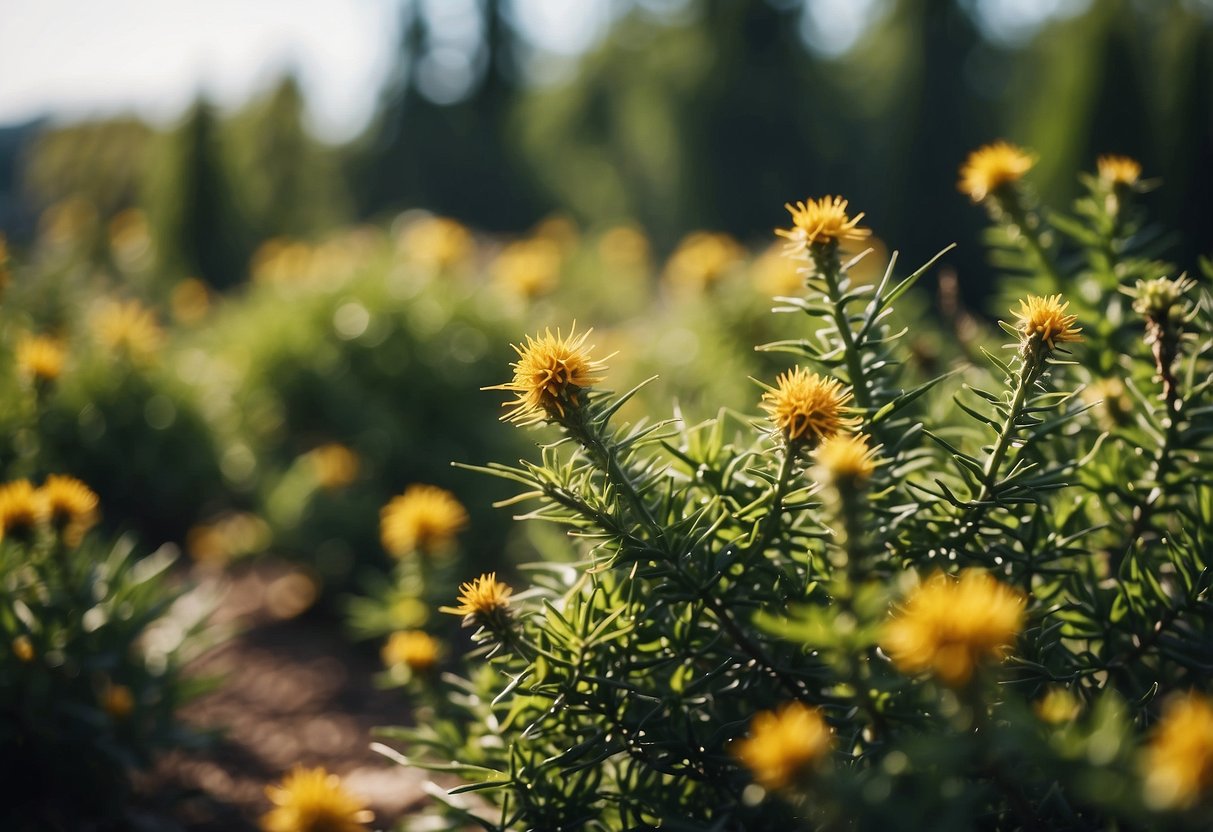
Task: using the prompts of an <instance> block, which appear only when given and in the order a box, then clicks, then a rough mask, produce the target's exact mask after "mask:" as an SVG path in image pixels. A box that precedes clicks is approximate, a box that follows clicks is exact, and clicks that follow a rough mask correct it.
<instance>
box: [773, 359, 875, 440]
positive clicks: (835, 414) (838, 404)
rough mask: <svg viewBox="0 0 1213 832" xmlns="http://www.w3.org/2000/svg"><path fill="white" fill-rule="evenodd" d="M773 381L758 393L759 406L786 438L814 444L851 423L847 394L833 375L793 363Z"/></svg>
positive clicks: (848, 394)
mask: <svg viewBox="0 0 1213 832" xmlns="http://www.w3.org/2000/svg"><path fill="white" fill-rule="evenodd" d="M775 383H776V386H775V388H774V389H771V390H768V391H767V392H765V393H763V394H762V405H761V407H762V408H763V410H765V411H767V413H768V414H770V417H771V421H773V422H774V423H775V427H776V428H778V429H779V431H780V433H782V434H783V436H784V438H785V439H787V440H788V441H789V442H809V443H810V444H813V445H816V444H817V443H819V442H820V441H821V440H823V439H826V438H828V437H831V436H833V435H834V434H836V433H838V432H839V431H840V430H843V429H844V428H848V427H851V426H853V425H854V424H855V421H854V419H852V418H849V417H848V415H847V414H848V412H849V408H848V407H847V406H846V404H847V402H848V401H850V399H851V394H850V393H849V392H847V391H845V390H843V389H842V384H841V382H839V381H838V380H837V379H833V378H825V377H823V376H819V375H818V374H817V373H810V372H809V371H808V370H805V369H804V368H802V367H797V368H796V369H794V370H789V371H788V372H786V373H783V374H782V375H780V376H779V377H778V378H777V379H776V380H775Z"/></svg>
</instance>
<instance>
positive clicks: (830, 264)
mask: <svg viewBox="0 0 1213 832" xmlns="http://www.w3.org/2000/svg"><path fill="white" fill-rule="evenodd" d="M1033 163H1034V157H1033V156H1032V155H1031V154H1029V153H1026V152H1025V151H1023V150H1021V149H1019V148H1017V147H1015V146H1013V145H1010V144H1006V143H1000V144H998V145H993V146H990V147H987V148H983V149H982V150H980V151H978V152H976V153H974V154H973V156H972V157H970V159H969V160H968V161H967V163H966V164H965V166H964V168H963V169H962V174H961V181H960V188H961V189H962V191H964V192H965V193H967V194H968V195H969V196H970V197H971V198H972V199H973V200H974V202H977V203H980V204H981V205H983V206H984V207H985V208H986V209H988V211H989V214H990V217H991V221H992V228H991V232H990V235H991V239H990V241H991V244H992V246H993V252H994V255H995V262H996V264H997V265H998V266H999V267H1000V268H1001V269H1003V270H1004V271H1005V272H1006V273H1007V277H1006V281H1005V286H1006V289H1007V291H1008V292H1009V293H1010V294H1011V295H1012V296H1014V297H1015V298H1016V299H1017V300H1018V303H1017V305H1016V306H1015V307H1014V308H1013V309H1012V317H1011V318H1010V319H1009V320H1008V321H1005V322H1001V324H1000V325H1001V327H1002V329H1003V330H1004V331H1005V334H1006V336H1007V337H1008V338H1009V339H1010V342H1009V343H1007V344H1005V345H1004V346H1002V347H998V346H997V345H996V342H995V341H994V340H993V338H992V337H991V336H990V334H989V333H982V332H980V331H979V332H978V333H977V334H974V333H973V332H972V331H969V332H967V333H960V332H958V333H957V335H958V340H960V341H961V342H963V343H964V344H965V346H966V349H967V351H968V352H969V353H970V354H972V355H976V356H978V357H979V358H978V360H977V361H958V362H956V363H955V365H954V366H953V367H951V368H950V369H949V370H948V371H947V372H944V373H942V374H929V373H925V372H924V371H923V368H922V365H921V364H920V363H918V362H915V361H913V360H912V356H911V350H910V348H909V347H907V342H909V343H911V344H912V343H913V338H914V335H911V336H910V338H908V339H907V338H906V337H905V336H906V335H907V329H898V328H895V327H894V326H893V325H892V324H891V322H892V320H894V316H895V312H894V305H895V304H898V303H905V302H907V301H909V300H910V299H911V298H912V294H911V289H912V287H913V286H914V284H915V283H916V282H917V281H918V280H919V279H920V278H921V276H922V275H923V274H924V273H925V271H926V269H927V267H928V266H930V265H931V264H927V266H924V267H923V268H920V269H918V270H916V271H914V272H913V273H911V274H909V275H908V276H905V277H902V278H900V279H895V273H896V258H894V259H893V261H892V262H891V263H890V264H889V267H888V269H887V270H886V271H885V273H884V275H883V277H882V278H881V279H880V280H879V281H878V282H876V283H874V284H872V283H869V284H860V283H858V282H856V281H855V280H853V279H852V270H854V269H855V268H856V267H857V265H858V264H859V263H861V262H862V257H863V254H860V255H858V256H857V257H854V258H850V257H844V256H843V255H842V254H841V253H840V247H841V245H842V244H843V243H845V242H854V241H862V240H863V239H865V238H866V237H867V236H868V234H869V233H870V232H869V231H868V229H867V228H866V227H864V226H863V225H861V220H862V214H853V213H852V212H851V208H850V206H849V205H848V203H847V202H846V201H845V200H843V199H840V198H837V197H826V198H822V199H809V200H806V201H804V202H797V203H795V204H790V205H789V206H788V209H789V211H790V214H791V227H790V228H788V229H784V230H781V231H780V232H779V234H780V235H781V236H782V237H784V238H785V239H786V241H787V245H786V252H785V254H786V256H787V257H788V258H790V259H791V260H792V261H793V262H794V263H795V265H796V267H797V269H798V270H799V273H800V275H801V277H802V280H803V291H802V292H801V293H800V294H799V295H798V296H795V297H785V298H781V299H780V302H781V304H782V305H781V307H780V310H782V311H790V312H795V313H798V314H800V315H803V319H804V320H805V321H807V322H808V323H809V330H810V335H809V336H808V337H803V338H795V339H790V340H784V341H780V342H777V343H773V344H768V345H766V347H765V348H764V349H766V350H768V351H771V352H776V353H780V354H782V353H790V354H791V355H793V356H794V357H795V361H796V363H795V365H794V366H792V367H790V368H788V369H787V370H786V371H784V372H782V373H780V374H775V373H772V376H770V377H768V382H769V383H761V382H760V383H761V386H762V392H761V394H759V393H757V392H756V393H755V396H754V399H755V403H756V404H757V405H759V406H760V408H761V410H762V411H763V412H764V415H762V416H755V415H750V414H747V413H739V412H736V411H732V410H728V409H724V410H722V411H721V412H720V414H719V415H718V416H717V417H716V418H713V419H709V420H707V421H702V422H695V421H691V420H687V419H685V418H684V417H683V416H682V415H681V413H679V412H675V414H674V417H673V418H670V419H666V420H663V421H657V422H649V421H647V420H640V421H637V422H635V423H632V424H628V423H625V422H623V421H622V420H621V418H620V416H619V414H620V411H621V409H622V408H624V407H625V406H627V405H628V402H629V400H631V399H633V397H635V396H636V395H637V393H638V391H639V390H640V389H641V388H642V387H643V384H642V385H640V386H638V387H636V388H633V389H631V390H628V391H627V392H625V393H622V394H616V393H612V392H610V391H609V390H607V389H605V388H604V385H605V384H607V383H608V382H609V380H610V379H611V377H612V375H613V374H612V372H611V370H610V368H609V367H608V366H607V362H608V358H602V357H598V356H600V355H601V353H595V352H594V349H593V347H592V346H591V341H590V338H591V336H590V333H589V332H588V331H582V332H580V333H577V332H576V330H574V329H570V330H569V331H568V332H565V331H563V330H558V331H556V332H555V333H553V332H552V331H551V330H546V331H544V332H542V333H541V334H539V335H536V336H535V337H531V338H528V339H527V340H526V341H525V342H524V343H522V344H520V345H518V346H517V347H516V348H515V349H516V351H517V354H518V357H517V360H516V362H515V363H514V364H513V378H512V379H511V380H510V381H508V382H506V383H505V384H501V385H498V387H499V388H500V389H502V390H505V391H508V392H509V393H512V394H513V396H514V398H513V399H512V400H511V401H509V402H508V404H507V407H508V408H509V409H508V411H507V415H506V418H507V419H508V420H509V421H511V422H514V423H516V424H518V425H520V426H529V425H540V424H541V425H543V426H544V427H543V428H542V430H544V431H546V433H545V437H546V438H548V439H549V440H550V441H546V442H545V443H544V444H542V445H541V446H540V454H539V459H538V460H536V461H526V460H524V461H522V462H520V463H518V464H517V465H506V464H502V463H498V462H492V463H490V464H488V465H487V466H485V467H484V468H482V469H480V470H482V471H484V472H486V473H488V474H491V475H493V476H497V477H501V478H503V479H505V480H507V481H510V482H513V483H515V484H516V486H517V487H518V489H519V490H518V493H517V495H516V496H515V497H514V498H512V499H510V500H507V501H505V503H504V504H505V505H518V504H525V505H528V506H530V508H529V510H528V511H527V512H526V513H525V514H523V515H522V517H524V518H525V519H528V520H533V521H542V522H544V523H550V524H556V525H557V526H559V527H563V528H564V529H565V530H566V531H567V535H568V541H569V543H568V544H567V545H566V546H565V547H564V548H565V550H564V552H563V553H561V554H560V555H558V556H557V557H555V558H551V559H549V560H547V561H545V562H541V563H537V564H533V565H531V566H529V567H528V568H527V570H526V580H527V583H528V586H527V588H526V589H525V590H524V591H515V590H514V589H513V588H512V587H511V586H510V585H509V584H508V583H507V582H506V581H504V580H502V579H500V578H499V577H498V576H497V575H496V574H486V575H483V576H481V577H479V578H477V579H475V580H473V581H470V582H468V583H465V584H464V585H463V586H462V588H461V594H460V596H459V598H458V602H457V604H456V605H455V606H452V607H449V608H447V609H445V611H446V612H448V613H453V614H455V615H458V616H459V617H461V618H462V620H463V623H464V624H465V625H466V626H467V627H468V628H469V629H470V630H471V631H472V632H473V633H474V634H473V636H472V639H473V642H474V644H475V648H474V649H473V650H472V651H471V652H470V653H469V654H468V655H467V656H466V675H465V676H454V675H449V676H447V677H446V678H445V681H444V683H443V684H436V683H434V684H430V685H429V686H428V687H426V688H425V689H423V690H420V691H418V693H417V697H418V698H417V704H418V706H419V708H420V709H421V710H420V712H419V715H418V720H417V727H415V728H409V729H384V730H383V731H382V735H383V738H384V739H385V740H387V741H388V742H390V743H391V745H390V746H389V745H386V744H380V745H378V746H377V747H378V748H379V749H380V750H381V751H382V752H383V753H385V754H387V755H388V756H390V757H392V758H393V759H396V760H398V761H400V762H401V763H403V764H407V765H416V766H422V767H425V768H429V769H432V770H435V771H439V772H445V773H447V774H448V775H449V776H454V777H456V778H458V779H459V780H461V781H462V783H461V784H459V785H457V786H455V787H454V788H451V789H449V791H446V790H443V789H439V788H435V789H432V790H431V792H432V793H433V794H434V796H435V797H436V798H437V801H436V803H435V805H434V812H435V813H436V814H438V815H441V816H444V817H446V818H447V819H448V820H446V821H444V822H446V823H450V822H455V821H458V822H460V823H467V824H478V825H479V826H481V827H483V828H485V829H490V830H506V829H537V830H538V829H543V830H561V829H565V830H572V829H602V830H605V829H641V828H653V827H661V828H668V829H686V830H691V829H703V830H707V829H772V828H806V829H807V828H857V829H923V828H943V829H958V830H959V829H971V828H989V829H1041V828H1059V829H1063V828H1064V829H1102V828H1108V827H1109V826H1118V827H1119V826H1134V827H1135V826H1163V825H1165V826H1168V827H1172V828H1204V827H1206V826H1207V823H1208V817H1209V812H1210V810H1211V809H1213V698H1210V696H1211V694H1213V683H1211V682H1210V679H1211V676H1210V668H1213V599H1211V598H1210V596H1209V587H1210V582H1211V580H1213V574H1211V572H1210V566H1211V564H1210V562H1209V553H1210V552H1211V551H1213V485H1211V484H1210V483H1209V480H1208V477H1207V470H1208V466H1209V463H1210V443H1209V437H1210V433H1211V432H1213V420H1211V419H1210V415H1213V401H1211V389H1213V340H1211V339H1210V336H1209V333H1210V331H1213V327H1211V326H1210V324H1211V323H1213V309H1211V308H1210V300H1209V296H1208V294H1207V293H1206V292H1205V290H1204V289H1203V287H1201V286H1199V285H1198V284H1197V283H1196V282H1195V281H1194V280H1191V279H1188V278H1186V277H1178V276H1174V268H1173V267H1172V266H1170V265H1168V264H1165V263H1162V262H1160V261H1158V260H1156V259H1155V257H1156V254H1155V251H1156V249H1153V248H1151V246H1152V245H1153V242H1154V241H1155V240H1156V237H1155V236H1154V235H1153V234H1152V233H1151V231H1150V229H1149V228H1148V226H1147V225H1146V224H1145V223H1144V221H1143V220H1142V217H1141V215H1140V211H1139V209H1138V207H1137V202H1136V199H1135V198H1136V195H1137V194H1138V193H1139V192H1141V191H1142V190H1144V189H1145V187H1146V185H1147V183H1145V182H1144V181H1143V180H1141V178H1140V169H1139V168H1138V167H1136V166H1135V165H1134V164H1133V163H1132V162H1131V161H1130V160H1125V159H1116V158H1105V159H1101V160H1100V164H1099V172H1098V174H1097V175H1092V176H1084V177H1083V178H1082V181H1083V186H1084V190H1085V192H1084V195H1083V196H1082V197H1081V198H1080V199H1079V200H1078V202H1077V203H1076V205H1075V207H1074V211H1073V212H1072V213H1071V214H1068V215H1067V214H1062V213H1060V212H1054V211H1049V210H1046V209H1045V208H1043V207H1042V206H1040V205H1039V204H1038V203H1037V202H1036V200H1035V199H1034V197H1033V195H1032V192H1031V190H1030V188H1029V186H1028V184H1027V180H1026V178H1025V175H1026V174H1027V173H1028V172H1029V171H1030V170H1031V168H1032V166H1033ZM707 248H708V247H707V244H704V250H705V251H706V250H707ZM1205 272H1206V277H1210V276H1213V275H1209V274H1208V272H1209V268H1208V265H1207V264H1206V268H1205ZM970 323H971V322H970ZM920 326H921V324H917V323H916V324H915V327H916V328H917V327H920ZM915 334H916V333H915ZM452 761H454V762H452ZM420 823H421V825H424V824H425V822H424V821H422V822H420ZM419 828H420V827H419Z"/></svg>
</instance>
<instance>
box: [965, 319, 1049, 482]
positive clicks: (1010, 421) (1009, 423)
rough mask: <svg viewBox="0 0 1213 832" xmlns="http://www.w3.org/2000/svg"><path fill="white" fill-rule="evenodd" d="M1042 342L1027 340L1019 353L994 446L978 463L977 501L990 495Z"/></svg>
mask: <svg viewBox="0 0 1213 832" xmlns="http://www.w3.org/2000/svg"><path fill="white" fill-rule="evenodd" d="M1042 349H1043V345H1042V344H1040V343H1039V342H1038V341H1032V342H1029V344H1028V346H1027V349H1026V350H1025V352H1024V355H1023V366H1022V367H1021V368H1020V370H1019V375H1018V376H1017V377H1016V379H1015V395H1014V397H1013V398H1012V399H1011V407H1010V409H1009V410H1008V411H1007V418H1006V421H1004V422H1003V424H1002V429H1001V430H1000V431H999V432H998V441H997V442H996V443H995V444H994V450H993V451H992V452H991V453H990V456H989V458H988V459H986V464H985V465H984V466H983V467H982V474H981V491H980V492H979V493H978V495H977V502H979V503H984V502H986V501H987V500H989V499H990V497H992V496H993V495H994V482H995V479H996V478H997V475H998V469H999V468H1000V467H1001V466H1002V461H1003V458H1004V457H1005V456H1006V455H1007V451H1008V450H1009V449H1010V447H1011V442H1012V441H1014V439H1015V434H1016V433H1017V432H1018V430H1019V428H1018V424H1017V423H1018V422H1019V417H1020V416H1022V415H1023V407H1024V403H1025V402H1026V401H1027V399H1028V390H1030V389H1031V387H1032V382H1033V381H1034V380H1035V378H1036V373H1037V370H1038V369H1039V367H1040V362H1041V359H1042V357H1043V354H1042V352H1041V350H1042Z"/></svg>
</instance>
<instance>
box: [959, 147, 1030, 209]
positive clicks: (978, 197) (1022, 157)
mask: <svg viewBox="0 0 1213 832" xmlns="http://www.w3.org/2000/svg"><path fill="white" fill-rule="evenodd" d="M1035 164H1036V157H1035V156H1033V155H1032V154H1030V153H1028V152H1027V151H1025V150H1023V149H1022V148H1019V147H1016V146H1015V145H1013V144H1011V143H1009V142H1004V141H998V142H994V143H993V144H988V145H986V146H985V147H979V148H978V149H977V150H974V151H973V152H972V153H970V154H969V158H968V159H966V160H965V163H964V164H963V165H961V166H960V182H958V183H957V185H956V187H957V188H958V189H960V192H961V193H965V194H968V195H969V197H970V198H971V199H972V200H973V201H974V202H981V201H982V200H984V199H985V198H986V197H988V196H990V194H993V193H995V192H997V191H998V190H999V189H1000V188H1002V187H1003V186H1005V185H1009V184H1011V183H1012V182H1018V181H1019V180H1020V179H1021V178H1022V177H1023V175H1024V174H1025V173H1027V172H1028V171H1029V170H1031V169H1032V166H1033V165H1035Z"/></svg>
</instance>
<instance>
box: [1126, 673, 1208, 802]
mask: <svg viewBox="0 0 1213 832" xmlns="http://www.w3.org/2000/svg"><path fill="white" fill-rule="evenodd" d="M1142 764H1143V768H1144V769H1145V797H1146V803H1148V804H1149V805H1150V806H1151V807H1153V808H1155V809H1187V808H1191V807H1192V806H1194V805H1195V804H1197V803H1198V802H1200V801H1201V800H1202V798H1207V797H1209V796H1210V795H1213V700H1210V699H1209V698H1208V697H1206V696H1202V695H1200V694H1198V693H1195V692H1192V693H1188V694H1186V695H1183V696H1180V697H1178V698H1175V699H1173V700H1171V701H1170V702H1169V703H1167V706H1166V708H1165V710H1164V711H1163V715H1162V719H1160V720H1159V722H1158V725H1157V727H1156V728H1155V730H1154V736H1153V738H1152V739H1151V740H1150V744H1149V745H1148V746H1147V747H1146V750H1145V755H1144V759H1143V760H1142Z"/></svg>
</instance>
